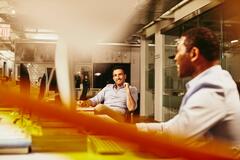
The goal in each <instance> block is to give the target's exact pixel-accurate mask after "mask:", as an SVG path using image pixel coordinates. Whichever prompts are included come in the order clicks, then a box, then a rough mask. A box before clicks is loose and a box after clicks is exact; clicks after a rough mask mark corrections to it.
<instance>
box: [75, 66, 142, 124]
mask: <svg viewBox="0 0 240 160" xmlns="http://www.w3.org/2000/svg"><path fill="white" fill-rule="evenodd" d="M112 73H113V80H114V82H115V84H108V85H106V86H105V87H104V88H103V89H102V90H101V91H100V92H99V93H98V94H97V95H96V96H95V97H93V98H90V99H88V100H86V101H79V106H80V107H89V106H92V107H95V109H94V110H95V113H97V114H106V115H109V116H110V117H112V118H113V119H116V120H118V121H121V122H122V121H124V118H125V114H126V113H127V112H128V111H133V110H135V109H136V107H137V89H136V87H133V86H130V85H129V84H128V83H126V82H125V80H126V73H125V70H124V68H123V67H121V66H116V67H114V68H113V72H112ZM102 103H103V104H102Z"/></svg>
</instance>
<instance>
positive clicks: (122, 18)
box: [0, 0, 182, 46]
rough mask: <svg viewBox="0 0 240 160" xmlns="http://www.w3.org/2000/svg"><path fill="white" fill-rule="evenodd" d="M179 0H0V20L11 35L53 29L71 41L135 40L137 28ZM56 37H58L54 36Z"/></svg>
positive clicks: (18, 36)
mask: <svg viewBox="0 0 240 160" xmlns="http://www.w3.org/2000/svg"><path fill="white" fill-rule="evenodd" d="M181 1H182V0H121V1H119V0H101V1H99V0H51V1H49V0H21V1H19V0H1V1H0V17H1V18H2V20H1V22H0V23H7V24H10V25H11V29H12V32H13V33H12V36H11V39H13V40H14V39H31V36H27V35H31V34H32V35H36V34H38V35H39V34H47V35H52V36H53V39H52V40H54V36H56V33H57V34H58V35H61V37H64V38H66V39H68V40H70V41H71V42H74V43H77V44H78V45H79V44H83V45H84V46H90V45H89V44H91V43H97V42H120V43H122V42H124V43H126V42H127V43H135V42H136V40H137V39H138V38H139V37H138V36H137V35H136V32H137V31H139V30H140V29H141V28H142V27H144V26H145V25H147V24H148V23H150V22H151V21H154V20H155V19H157V18H158V17H159V16H160V15H162V14H163V13H164V12H166V11H168V10H169V9H171V8H172V7H174V6H175V5H176V4H178V3H179V2H181ZM55 38H59V37H55Z"/></svg>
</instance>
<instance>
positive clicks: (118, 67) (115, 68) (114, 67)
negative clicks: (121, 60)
mask: <svg viewBox="0 0 240 160" xmlns="http://www.w3.org/2000/svg"><path fill="white" fill-rule="evenodd" d="M117 69H121V70H123V73H124V74H126V70H125V68H124V67H123V66H113V68H112V73H113V71H115V70H117Z"/></svg>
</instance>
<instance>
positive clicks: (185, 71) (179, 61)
mask: <svg viewBox="0 0 240 160" xmlns="http://www.w3.org/2000/svg"><path fill="white" fill-rule="evenodd" d="M185 40H186V37H181V38H180V39H179V41H178V45H177V53H176V56H175V58H174V60H175V62H176V65H177V71H178V76H179V77H181V78H184V77H188V76H192V74H193V72H194V66H193V64H192V62H191V60H190V53H189V52H187V48H186V46H185V45H184V41H185ZM190 52H191V51H190Z"/></svg>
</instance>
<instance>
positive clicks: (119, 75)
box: [113, 69, 126, 86]
mask: <svg viewBox="0 0 240 160" xmlns="http://www.w3.org/2000/svg"><path fill="white" fill-rule="evenodd" d="M113 80H114V82H115V84H116V85H118V86H119V85H123V83H124V82H125V80H126V74H124V71H123V70H122V69H115V70H114V71H113Z"/></svg>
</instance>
